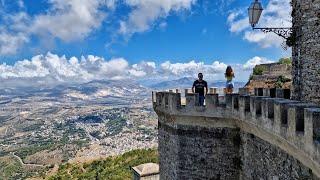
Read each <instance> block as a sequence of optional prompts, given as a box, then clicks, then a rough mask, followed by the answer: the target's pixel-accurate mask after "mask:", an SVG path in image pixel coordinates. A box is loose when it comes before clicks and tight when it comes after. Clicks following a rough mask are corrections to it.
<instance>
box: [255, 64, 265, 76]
mask: <svg viewBox="0 0 320 180" xmlns="http://www.w3.org/2000/svg"><path fill="white" fill-rule="evenodd" d="M264 71H265V68H264V67H262V66H256V67H255V68H254V69H253V75H262V74H263V72H264Z"/></svg>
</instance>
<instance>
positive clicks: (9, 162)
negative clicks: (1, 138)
mask: <svg viewBox="0 0 320 180" xmlns="http://www.w3.org/2000/svg"><path fill="white" fill-rule="evenodd" d="M47 170H48V169H46V168H25V167H23V166H22V165H21V164H20V162H19V161H18V160H17V159H15V158H13V157H11V156H5V157H0V179H12V180H13V179H26V178H27V177H33V176H44V173H45V171H47Z"/></svg>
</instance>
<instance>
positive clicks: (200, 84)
mask: <svg viewBox="0 0 320 180" xmlns="http://www.w3.org/2000/svg"><path fill="white" fill-rule="evenodd" d="M198 78H199V79H198V80H196V81H194V83H193V86H192V92H193V93H198V94H199V106H203V105H204V98H205V95H206V94H207V93H208V84H207V82H206V81H205V80H203V74H202V73H199V74H198ZM204 89H206V90H204Z"/></svg>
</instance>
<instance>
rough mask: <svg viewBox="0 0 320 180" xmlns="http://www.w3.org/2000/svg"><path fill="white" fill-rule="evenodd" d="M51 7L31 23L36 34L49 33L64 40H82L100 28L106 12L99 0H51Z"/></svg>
mask: <svg viewBox="0 0 320 180" xmlns="http://www.w3.org/2000/svg"><path fill="white" fill-rule="evenodd" d="M49 2H50V3H51V8H50V10H49V11H48V12H47V13H46V14H42V15H38V16H36V17H35V18H34V21H33V23H32V24H31V27H32V28H31V31H32V33H35V34H41V33H44V32H46V33H49V34H50V35H52V36H53V37H57V38H59V39H62V40H64V41H73V40H81V39H83V38H85V37H87V36H88V35H89V34H90V33H91V32H92V31H93V30H95V29H97V28H99V27H100V26H101V23H102V21H103V19H104V18H105V16H106V14H105V13H104V12H103V11H100V9H99V6H100V5H101V1H99V0H90V1H88V0H50V1H49Z"/></svg>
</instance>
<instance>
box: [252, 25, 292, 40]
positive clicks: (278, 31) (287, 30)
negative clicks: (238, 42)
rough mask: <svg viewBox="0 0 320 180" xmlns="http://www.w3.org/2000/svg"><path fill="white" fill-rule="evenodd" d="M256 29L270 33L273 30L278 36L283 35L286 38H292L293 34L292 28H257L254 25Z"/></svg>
mask: <svg viewBox="0 0 320 180" xmlns="http://www.w3.org/2000/svg"><path fill="white" fill-rule="evenodd" d="M253 29H254V30H261V31H262V32H264V33H269V32H273V33H275V34H277V35H278V36H281V37H283V38H284V39H286V40H287V39H288V38H290V36H291V34H292V28H255V27H253Z"/></svg>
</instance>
